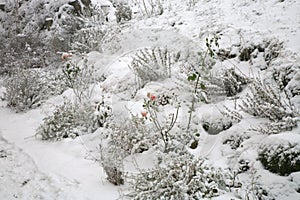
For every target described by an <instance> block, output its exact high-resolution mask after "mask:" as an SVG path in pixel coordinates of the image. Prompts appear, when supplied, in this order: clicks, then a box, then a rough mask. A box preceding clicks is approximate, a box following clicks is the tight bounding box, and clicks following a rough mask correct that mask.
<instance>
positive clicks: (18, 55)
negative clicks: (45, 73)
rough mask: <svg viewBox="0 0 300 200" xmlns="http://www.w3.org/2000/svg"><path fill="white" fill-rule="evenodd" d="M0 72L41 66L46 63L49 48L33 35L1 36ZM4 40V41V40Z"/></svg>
mask: <svg viewBox="0 0 300 200" xmlns="http://www.w3.org/2000/svg"><path fill="white" fill-rule="evenodd" d="M2 39H3V42H1V44H0V54H1V55H2V56H1V57H0V62H1V63H2V64H1V66H0V74H5V73H9V72H10V71H11V70H14V69H16V68H19V69H28V68H41V67H45V66H46V64H48V61H49V60H50V59H49V55H50V50H49V49H48V48H47V47H46V46H45V44H44V43H43V42H41V40H37V39H36V37H35V36H34V35H17V36H16V37H12V38H7V39H4V38H1V40H2ZM4 41H5V42H4Z"/></svg>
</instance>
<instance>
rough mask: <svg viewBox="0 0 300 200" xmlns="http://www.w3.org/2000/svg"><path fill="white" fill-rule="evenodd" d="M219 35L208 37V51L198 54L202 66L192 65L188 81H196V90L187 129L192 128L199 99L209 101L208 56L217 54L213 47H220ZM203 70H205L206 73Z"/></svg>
mask: <svg viewBox="0 0 300 200" xmlns="http://www.w3.org/2000/svg"><path fill="white" fill-rule="evenodd" d="M218 40H219V37H218V36H216V35H215V36H214V37H213V38H211V39H208V38H206V48H207V49H206V51H205V53H204V54H201V53H199V54H198V55H199V56H200V57H201V58H200V62H201V63H199V64H200V66H197V67H196V66H193V65H192V66H191V67H192V70H191V72H190V74H189V75H188V78H187V79H188V81H190V82H192V83H194V90H193V97H192V104H191V107H190V110H189V113H190V114H189V119H188V124H187V130H189V129H190V125H191V120H192V116H193V112H194V111H195V103H196V101H197V99H202V100H203V101H205V102H207V101H208V100H207V96H206V89H207V88H206V84H205V80H204V79H205V78H206V77H205V76H206V75H207V69H208V68H209V61H208V59H207V57H208V56H209V57H211V58H212V57H213V56H214V55H215V51H214V49H213V46H215V47H219V43H218ZM202 72H205V73H204V74H203V73H202Z"/></svg>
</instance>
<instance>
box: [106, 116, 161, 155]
mask: <svg viewBox="0 0 300 200" xmlns="http://www.w3.org/2000/svg"><path fill="white" fill-rule="evenodd" d="M110 127H111V129H112V132H111V134H110V139H111V140H112V141H113V144H114V145H117V146H118V147H120V148H121V149H122V150H123V151H125V152H126V153H129V154H131V153H141V152H143V151H147V150H148V149H150V148H151V147H152V146H154V145H155V144H157V138H158V137H159V135H158V133H155V131H153V127H152V128H151V126H149V125H146V124H145V122H144V119H143V118H139V117H138V116H132V119H131V120H128V121H125V122H124V123H117V124H112V125H111V126H110Z"/></svg>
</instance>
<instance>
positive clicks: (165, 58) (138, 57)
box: [130, 48, 173, 88]
mask: <svg viewBox="0 0 300 200" xmlns="http://www.w3.org/2000/svg"><path fill="white" fill-rule="evenodd" d="M172 65H173V56H172V54H171V53H170V52H169V51H168V49H161V48H151V49H147V48H146V49H143V50H140V51H139V52H137V53H136V54H135V56H134V57H133V60H132V62H131V64H130V68H131V69H132V70H133V72H134V73H135V75H136V76H137V78H138V85H139V87H140V88H141V87H143V86H144V85H145V84H146V83H148V82H150V81H158V80H163V79H166V78H170V77H171V67H172Z"/></svg>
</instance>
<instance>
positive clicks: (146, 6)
mask: <svg viewBox="0 0 300 200" xmlns="http://www.w3.org/2000/svg"><path fill="white" fill-rule="evenodd" d="M133 2H134V3H135V4H136V5H138V7H139V9H140V11H141V13H142V15H143V16H145V17H152V16H157V15H162V14H163V12H164V8H163V5H162V0H133Z"/></svg>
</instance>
